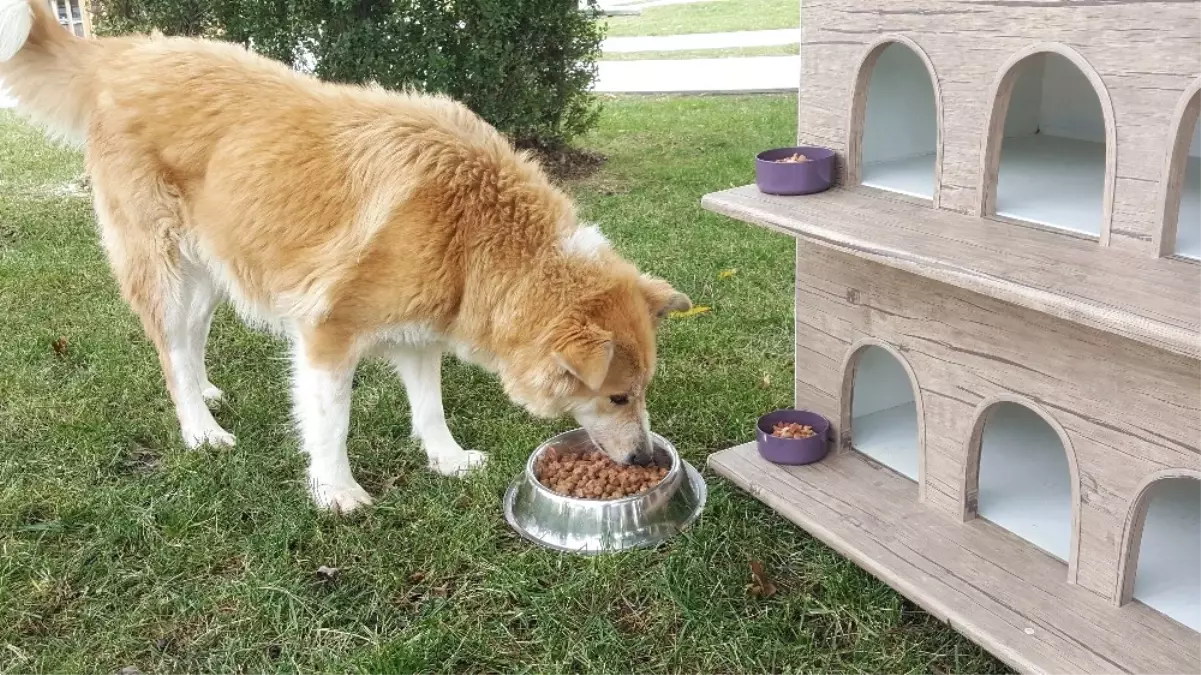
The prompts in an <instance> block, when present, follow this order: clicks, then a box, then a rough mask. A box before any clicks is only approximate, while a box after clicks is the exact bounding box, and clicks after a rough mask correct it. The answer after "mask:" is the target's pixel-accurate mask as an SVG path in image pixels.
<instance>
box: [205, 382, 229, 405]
mask: <svg viewBox="0 0 1201 675" xmlns="http://www.w3.org/2000/svg"><path fill="white" fill-rule="evenodd" d="M200 396H201V398H203V399H204V402H205V403H220V402H221V401H222V399H224V398H225V392H223V391H221V390H220V389H218V388H217V385H215V384H213V383H212V382H209V383H206V384H205V385H204V386H203V387H201V389H200Z"/></svg>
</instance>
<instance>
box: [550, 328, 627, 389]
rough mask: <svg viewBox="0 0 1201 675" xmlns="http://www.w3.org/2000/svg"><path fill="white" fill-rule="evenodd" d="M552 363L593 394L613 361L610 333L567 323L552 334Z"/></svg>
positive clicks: (600, 384)
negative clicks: (553, 360)
mask: <svg viewBox="0 0 1201 675" xmlns="http://www.w3.org/2000/svg"><path fill="white" fill-rule="evenodd" d="M552 339H553V351H552V352H551V353H552V355H553V356H554V359H555V363H556V364H557V365H558V366H559V367H560V368H562V369H563V370H565V371H567V372H568V373H571V374H572V375H574V376H575V377H576V378H577V379H578V380H580V381H581V382H583V383H584V385H585V386H587V387H588V388H589V389H591V390H592V391H599V390H600V388H601V386H602V385H603V384H604V383H605V378H606V377H608V375H609V365H610V364H611V363H612V362H613V334H612V333H610V332H609V331H607V330H602V329H600V328H598V327H596V326H593V325H590V324H580V323H576V322H570V323H568V324H567V325H564V326H561V327H559V328H558V329H557V330H556V331H555V334H554V337H553V338H552Z"/></svg>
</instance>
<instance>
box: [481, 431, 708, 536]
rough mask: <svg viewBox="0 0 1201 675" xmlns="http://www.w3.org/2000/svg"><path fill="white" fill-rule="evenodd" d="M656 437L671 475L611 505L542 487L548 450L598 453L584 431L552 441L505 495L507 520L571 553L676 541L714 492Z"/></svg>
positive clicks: (526, 533) (659, 458)
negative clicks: (541, 464)
mask: <svg viewBox="0 0 1201 675" xmlns="http://www.w3.org/2000/svg"><path fill="white" fill-rule="evenodd" d="M651 436H652V440H653V441H654V443H655V455H656V457H655V461H656V463H657V464H659V465H660V466H670V469H669V470H668V472H667V476H665V477H664V478H663V480H662V481H660V483H659V484H658V485H656V486H655V487H653V488H651V489H650V490H647V491H646V492H643V493H642V494H638V495H633V496H630V497H623V498H621V499H611V500H600V499H577V498H575V497H564V496H563V495H560V494H557V493H555V492H553V491H551V489H550V488H548V487H546V486H544V485H542V483H540V482H538V479H537V477H535V475H534V466H535V464H536V462H537V461H538V458H539V457H541V456H542V453H543V452H545V451H546V450H547V449H549V448H551V447H558V448H560V449H566V450H572V449H586V450H588V451H596V446H595V445H593V443H592V441H591V440H589V439H588V434H587V433H586V432H585V431H584V430H583V429H575V430H573V431H568V432H566V433H562V434H559V435H558V436H555V437H554V438H552V439H550V440H548V441H546V442H545V443H543V444H542V445H540V446H538V448H537V449H536V450H534V453H533V454H532V455H530V459H529V461H527V462H526V465H525V471H522V472H521V474H520V475H518V476H517V477H516V478H515V479H514V480H513V484H512V485H510V486H509V490H508V492H506V493H505V520H507V521H509V525H511V526H513V529H515V530H517V532H518V533H520V534H521V536H523V537H525V538H526V539H529V540H530V541H532V542H534V543H535V544H538V545H540V546H544V547H546V548H552V549H556V550H559V551H568V552H571V553H583V554H597V553H608V552H612V551H621V550H625V549H629V548H638V547H643V546H655V545H657V544H660V543H662V542H664V541H666V540H668V539H670V538H671V537H673V536H675V535H676V534H678V533H680V532H681V531H683V530H684V529H685V528H687V527H688V526H689V525H691V524H692V522H693V521H694V520H696V519H697V517H698V516H700V515H701V510H703V509H704V507H705V499H706V497H707V496H708V488H707V486H706V485H705V481H704V480H703V479H702V478H701V475H700V473H698V472H697V470H696V469H694V468H692V465H691V464H689V463H688V462H685V461H684V460H682V459H680V455H679V454H678V453H677V452H676V449H675V447H674V446H673V445H672V444H671V443H670V442H669V441H668V440H667V439H665V438H663V437H662V436H659V435H658V434H652V435H651Z"/></svg>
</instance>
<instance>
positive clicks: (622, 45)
mask: <svg viewBox="0 0 1201 675" xmlns="http://www.w3.org/2000/svg"><path fill="white" fill-rule="evenodd" d="M800 42H801V29H800V28H781V29H778V30H747V31H738V32H735V33H694V34H690V35H659V36H641V37H615V38H607V39H606V40H605V41H604V42H603V43H601V51H602V52H604V53H606V54H608V53H628V52H674V51H683V50H686V49H731V48H735V47H774V46H776V45H793V44H795V45H799V44H800ZM798 49H799V47H798ZM602 58H603V57H602Z"/></svg>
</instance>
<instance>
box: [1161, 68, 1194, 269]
mask: <svg viewBox="0 0 1201 675" xmlns="http://www.w3.org/2000/svg"><path fill="white" fill-rule="evenodd" d="M1173 120H1174V121H1173V128H1172V134H1171V136H1170V137H1169V145H1168V156H1167V167H1166V169H1165V171H1164V176H1163V179H1162V180H1163V188H1162V194H1161V196H1160V198H1161V199H1162V208H1163V218H1162V221H1163V222H1162V228H1163V229H1162V234H1161V235H1160V237H1161V239H1160V241H1159V252H1160V254H1161V255H1177V256H1181V257H1184V258H1192V259H1194V260H1201V80H1197V81H1196V82H1194V83H1193V86H1192V87H1190V88H1189V89H1188V91H1186V92H1185V94H1184V97H1183V98H1182V99H1181V102H1180V105H1178V106H1177V108H1176V114H1175V116H1174V118H1173Z"/></svg>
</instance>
